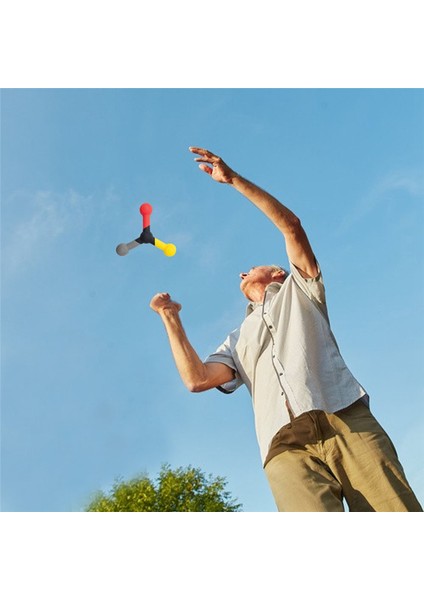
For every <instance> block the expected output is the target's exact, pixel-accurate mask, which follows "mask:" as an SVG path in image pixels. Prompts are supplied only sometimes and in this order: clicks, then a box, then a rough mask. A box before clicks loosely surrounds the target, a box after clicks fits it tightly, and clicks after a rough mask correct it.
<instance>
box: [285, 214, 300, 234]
mask: <svg viewBox="0 0 424 600" xmlns="http://www.w3.org/2000/svg"><path fill="white" fill-rule="evenodd" d="M288 229H289V232H290V233H292V234H293V235H297V234H298V233H299V232H300V231H302V223H301V222H300V219H299V217H296V215H293V217H292V218H291V219H290V223H289V225H288Z"/></svg>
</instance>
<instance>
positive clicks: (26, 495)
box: [1, 88, 424, 512]
mask: <svg viewBox="0 0 424 600" xmlns="http://www.w3.org/2000/svg"><path fill="white" fill-rule="evenodd" d="M423 134H424V104H423V91H422V90H419V89H231V88H227V89H219V88H217V89H33V90H31V89H6V90H3V91H2V95H1V138H2V148H1V151H2V156H1V160H2V169H1V171H2V173H1V175H2V182H1V197H2V198H1V211H2V213H1V223H2V318H1V326H2V390H1V391H2V407H1V411H2V412H1V428H2V429H1V434H2V435H1V437H2V486H1V508H2V511H29V512H31V511H50V512H52V511H53V512H55V511H80V510H82V509H83V507H84V505H85V504H87V502H88V501H89V500H90V497H91V494H92V493H94V492H95V491H96V490H99V489H103V490H108V489H109V488H110V487H111V486H112V484H113V483H114V481H115V479H116V478H117V477H123V478H131V477H134V476H136V475H137V474H140V473H142V472H148V473H149V474H150V475H152V476H154V475H156V474H157V472H158V471H159V469H160V467H161V465H162V464H163V463H169V464H171V466H173V467H178V466H187V465H189V464H190V465H193V466H196V467H199V468H201V469H202V470H204V471H205V472H206V473H211V474H213V475H220V476H224V477H226V478H227V482H228V485H227V488H228V490H229V491H231V493H232V494H233V496H235V497H237V498H238V500H239V501H240V502H241V503H242V504H243V509H244V510H245V511H251V512H274V511H275V510H276V509H275V506H274V502H273V499H272V497H271V493H270V491H269V490H268V486H267V483H266V480H265V477H264V474H263V471H262V467H261V464H260V458H259V451H258V447H257V443H256V438H255V432H254V427H253V415H252V408H251V400H250V398H249V396H248V394H247V391H246V390H244V389H240V390H238V391H237V392H236V393H235V394H233V395H230V396H226V395H223V394H220V393H219V392H218V391H215V390H212V391H209V392H206V393H203V394H200V395H199V394H198V395H193V394H190V393H189V392H188V391H186V389H185V388H184V386H183V384H182V383H181V381H180V379H179V376H178V374H177V371H176V369H175V367H174V363H173V360H172V356H171V353H170V350H169V347H168V343H167V338H166V334H165V331H164V328H163V326H162V323H161V321H160V319H159V318H158V317H157V315H155V314H154V313H153V312H152V311H151V310H150V309H149V301H150V299H151V297H152V296H153V295H154V294H155V293H156V292H159V291H168V292H169V293H171V295H172V296H173V297H174V298H175V299H176V300H178V301H179V302H181V304H182V306H183V310H182V313H181V317H182V320H183V323H184V326H185V329H186V331H187V334H188V336H189V338H190V340H191V341H192V343H193V345H194V347H195V348H196V350H197V351H198V353H199V355H200V356H202V357H205V356H207V355H208V354H209V353H210V352H211V351H213V350H214V349H215V348H216V347H217V346H218V345H219V344H220V343H221V342H222V340H223V339H224V338H225V337H226V335H227V333H228V332H229V331H230V330H231V329H233V328H234V327H236V326H237V325H238V324H239V322H240V320H241V319H242V317H243V314H244V306H245V300H244V298H243V296H242V295H241V293H240V291H239V281H238V274H239V273H240V271H242V270H244V269H246V268H250V267H251V266H252V265H255V264H266V263H275V262H278V263H283V264H284V263H285V261H286V256H285V251H284V244H283V242H282V239H281V236H280V234H279V233H278V232H276V231H275V230H274V228H273V226H272V225H271V223H270V222H268V221H267V220H266V218H265V217H264V216H263V215H262V214H260V213H259V212H258V211H257V210H256V209H255V208H254V207H253V206H252V205H250V204H249V202H248V201H247V200H246V199H244V198H243V197H242V196H241V195H239V194H238V193H237V192H235V191H234V190H232V189H230V188H228V187H225V186H222V185H218V184H216V183H215V182H213V181H212V180H211V179H210V178H209V177H208V176H207V175H205V174H204V173H202V172H201V171H200V170H199V169H198V167H197V165H196V164H195V163H194V161H193V155H192V154H190V153H189V151H188V147H189V146H190V145H196V146H203V147H206V148H208V149H210V150H212V151H214V152H216V153H217V154H219V155H221V156H222V157H223V158H224V160H226V162H228V163H229V164H230V165H231V166H232V167H233V168H234V169H235V170H237V171H238V172H240V173H241V174H243V175H244V176H246V177H247V178H248V179H251V180H253V181H254V182H255V183H257V184H259V185H261V186H262V187H264V188H265V189H267V190H268V191H269V192H271V193H272V194H274V195H275V196H276V197H277V198H279V199H280V200H281V201H282V202H283V203H285V204H286V205H287V206H289V207H290V208H291V209H292V210H293V211H294V212H295V213H296V214H297V215H298V216H299V217H300V218H301V220H302V223H303V226H304V228H305V229H306V231H307V233H308V235H309V239H310V241H311V244H312V246H313V248H314V250H315V253H316V255H317V258H318V260H319V262H320V264H321V267H322V271H323V274H324V279H325V283H326V288H327V297H328V304H329V312H330V319H331V323H332V327H333V331H334V333H335V335H336V338H337V340H338V342H339V346H340V348H341V351H342V354H343V356H344V358H345V360H346V362H347V364H348V365H349V367H350V368H351V370H352V371H353V373H354V374H355V376H356V377H357V378H358V380H359V381H360V382H361V384H362V385H363V386H364V387H365V388H366V389H367V391H368V393H369V394H370V397H371V403H372V409H373V411H374V414H375V415H376V416H377V418H378V419H379V420H380V422H381V423H382V425H383V426H384V427H385V429H386V430H387V431H388V433H389V435H390V436H391V438H392V439H393V441H394V443H395V445H396V447H397V450H398V453H399V456H400V459H401V462H402V463H403V466H404V468H405V470H406V474H407V477H408V479H409V481H410V483H411V485H412V487H413V488H414V490H415V492H416V494H417V495H418V497H419V499H420V500H421V502H423V501H424V470H423V467H422V451H421V440H422V439H423V436H424V425H423V424H424V414H423V405H422V383H421V372H422V367H423V339H424V335H423V334H424V331H423V319H422V305H423V278H422V275H423V242H422V240H423V196H424V181H423V165H424V148H423V139H424V136H423ZM143 202H149V203H150V204H152V206H153V214H152V223H151V229H152V232H153V234H154V235H155V236H157V237H158V238H160V239H161V240H163V241H165V242H172V243H174V244H175V245H176V246H177V254H176V255H175V256H174V257H172V258H167V257H165V256H164V254H163V253H162V252H160V251H159V250H158V249H156V248H153V247H152V246H150V245H149V246H142V247H140V248H137V249H136V250H134V251H132V252H130V253H129V254H128V255H127V256H126V257H119V256H117V255H116V253H115V247H116V245H117V244H119V243H120V242H128V241H130V240H132V239H134V238H135V237H137V236H138V235H139V234H140V232H141V216H140V214H139V212H138V210H139V206H140V204H141V203H143Z"/></svg>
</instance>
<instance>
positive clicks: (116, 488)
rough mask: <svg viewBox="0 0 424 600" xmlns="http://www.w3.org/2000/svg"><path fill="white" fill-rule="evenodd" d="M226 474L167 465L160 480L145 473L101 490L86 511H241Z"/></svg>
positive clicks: (158, 477)
mask: <svg viewBox="0 0 424 600" xmlns="http://www.w3.org/2000/svg"><path fill="white" fill-rule="evenodd" d="M226 485H227V483H226V480H225V478H224V477H213V476H212V475H209V476H206V475H205V474H204V473H203V472H202V471H201V470H200V469H198V468H193V467H191V466H189V467H187V468H185V469H183V468H182V467H179V468H177V469H174V470H173V469H171V467H170V466H169V465H163V466H162V469H161V471H160V473H159V475H158V476H157V478H156V481H152V480H151V479H150V478H149V477H148V476H147V475H141V476H140V477H136V478H134V479H131V480H130V481H127V482H126V481H122V480H118V481H116V482H115V484H114V485H113V487H112V489H111V490H110V492H108V493H106V494H105V493H103V492H98V493H97V494H96V495H95V497H94V498H93V500H92V501H91V502H90V504H89V505H88V506H87V507H86V508H85V511H86V512H238V511H240V510H241V507H242V505H241V504H238V503H236V502H235V500H234V499H232V498H231V494H230V492H228V491H226V490H225V486H226Z"/></svg>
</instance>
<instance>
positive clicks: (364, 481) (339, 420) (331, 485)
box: [265, 401, 422, 512]
mask: <svg viewBox="0 0 424 600" xmlns="http://www.w3.org/2000/svg"><path fill="white" fill-rule="evenodd" d="M273 446H274V448H275V447H277V448H279V449H283V451H281V452H280V453H278V454H277V455H275V456H273V458H271V460H270V461H269V462H268V463H266V466H265V473H266V476H267V478H268V481H269V484H270V486H271V490H272V493H273V496H274V499H275V502H276V504H277V508H278V510H279V511H281V512H343V511H344V506H343V498H345V500H346V502H347V504H348V506H349V510H350V511H363V512H401V511H402V512H421V511H422V508H421V506H420V504H419V502H418V500H417V498H416V497H415V495H414V493H413V491H412V490H411V488H410V486H409V484H408V482H407V480H406V477H405V473H404V471H403V468H402V466H401V464H400V462H399V459H398V457H397V454H396V450H395V448H394V446H393V444H392V442H391V440H390V438H389V437H388V435H387V434H386V432H385V431H384V429H383V428H382V427H381V426H380V425H379V423H378V422H377V421H376V419H375V418H374V416H373V415H372V414H371V412H370V410H369V408H368V407H367V406H366V405H365V404H364V403H363V402H362V401H358V402H355V403H354V404H352V405H351V406H350V407H348V408H346V409H344V410H341V411H338V412H337V413H334V414H329V413H325V412H323V411H319V410H314V411H311V412H307V413H304V414H302V415H300V416H299V417H296V418H295V419H293V421H292V422H291V423H290V424H288V425H286V426H285V427H283V428H282V429H280V431H279V432H278V433H277V435H276V436H275V438H274V440H273Z"/></svg>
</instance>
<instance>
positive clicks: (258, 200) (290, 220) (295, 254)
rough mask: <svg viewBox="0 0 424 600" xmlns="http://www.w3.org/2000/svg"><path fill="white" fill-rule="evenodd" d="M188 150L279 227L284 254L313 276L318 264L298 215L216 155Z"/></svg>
mask: <svg viewBox="0 0 424 600" xmlns="http://www.w3.org/2000/svg"><path fill="white" fill-rule="evenodd" d="M189 149H190V152H193V153H194V154H198V155H199V156H198V157H197V158H195V160H196V162H198V163H199V167H200V169H201V170H202V171H204V172H205V173H207V174H208V175H210V176H211V177H212V179H214V181H217V182H218V183H226V184H228V185H231V186H232V187H233V188H235V189H236V190H237V191H238V192H240V193H241V194H243V196H245V197H246V198H247V199H248V200H250V202H252V204H254V205H255V206H256V207H257V208H258V209H259V210H260V211H262V212H263V213H264V215H266V216H267V217H268V218H269V219H270V221H271V222H272V223H273V224H274V225H275V226H276V227H277V228H278V229H279V230H280V231H281V233H282V234H283V236H284V239H285V242H286V251H287V256H288V258H289V260H290V262H292V263H293V264H294V265H295V266H296V267H297V268H298V269H299V271H300V272H301V273H302V275H303V276H304V277H306V278H308V277H316V276H317V275H318V267H317V263H316V260H315V256H314V253H313V251H312V248H311V245H310V243H309V240H308V238H307V235H306V233H305V230H304V229H303V227H302V224H301V222H300V219H299V218H298V217H297V216H296V215H295V214H294V213H293V212H292V211H291V210H290V209H289V208H287V207H286V206H284V205H283V204H281V202H279V201H278V200H277V199H276V198H274V196H271V194H269V193H268V192H266V191H265V190H263V189H262V188H260V187H258V186H257V185H255V184H254V183H252V182H250V181H248V180H247V179H245V178H244V177H242V176H241V175H239V174H238V173H236V172H235V171H233V169H231V168H230V167H229V166H228V165H227V164H226V163H225V162H224V161H223V160H222V158H220V157H219V156H217V155H216V154H213V153H212V152H209V150H205V149H204V148H197V147H194V146H190V148H189Z"/></svg>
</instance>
